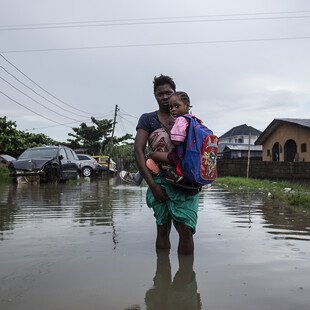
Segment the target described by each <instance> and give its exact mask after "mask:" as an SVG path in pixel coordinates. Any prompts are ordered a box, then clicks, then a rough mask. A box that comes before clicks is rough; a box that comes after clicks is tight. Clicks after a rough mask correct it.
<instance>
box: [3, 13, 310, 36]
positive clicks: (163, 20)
mask: <svg viewBox="0 0 310 310" xmlns="http://www.w3.org/2000/svg"><path fill="white" fill-rule="evenodd" d="M309 12H310V11H308V10H305V11H287V12H285V11H283V12H266V13H264V12H257V13H239V14H237V13H236V14H218V15H200V16H181V17H176V16H170V17H151V18H135V19H110V20H97V21H80V22H78V21H75V22H63V23H45V24H43V23H41V24H24V25H22V24H20V25H1V26H0V31H12V30H31V29H36V30H38V29H55V28H76V27H105V26H129V25H146V24H174V23H196V22H223V21H224V22H225V21H249V20H272V19H297V18H309V17H310V16H307V15H301V16H272V17H247V18H244V17H243V18H223V17H233V16H234V17H236V16H258V15H276V14H277V15H279V14H305V13H309ZM219 17H222V18H219ZM206 18H212V19H206ZM214 18H217V19H214ZM180 19H183V20H180Z"/></svg>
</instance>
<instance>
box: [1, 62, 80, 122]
mask: <svg viewBox="0 0 310 310" xmlns="http://www.w3.org/2000/svg"><path fill="white" fill-rule="evenodd" d="M0 68H1V69H2V70H4V71H5V72H6V73H7V74H9V75H10V76H11V77H13V78H14V79H15V80H17V81H18V82H19V83H21V84H22V85H23V86H25V87H26V88H28V89H30V90H31V91H32V92H34V93H35V94H36V95H37V96H39V97H41V98H43V99H45V100H46V101H48V102H50V103H51V104H53V105H55V106H56V107H58V108H60V109H61V110H64V111H66V112H69V113H71V114H74V115H77V116H81V117H85V115H81V114H77V113H75V112H72V111H69V110H67V109H65V108H63V107H61V106H60V105H58V104H56V103H54V102H53V101H51V100H49V99H48V98H46V97H44V96H42V95H41V94H39V93H38V92H36V91H35V90H34V89H32V88H31V87H29V86H28V85H26V84H25V83H23V82H22V81H21V80H19V79H18V78H17V77H16V76H15V75H14V74H12V73H10V72H9V71H8V70H6V69H5V68H4V67H2V66H0ZM44 107H45V106H44ZM53 112H54V111H53ZM61 116H64V115H62V114H61ZM64 117H66V116H64ZM69 118H70V119H72V120H75V119H74V118H71V117H69Z"/></svg>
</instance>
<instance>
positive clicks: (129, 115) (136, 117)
mask: <svg viewBox="0 0 310 310" xmlns="http://www.w3.org/2000/svg"><path fill="white" fill-rule="evenodd" d="M120 111H121V112H122V114H123V115H127V116H130V117H132V118H135V119H139V117H137V116H134V115H132V114H129V113H128V112H126V111H125V110H124V109H120ZM123 111H124V112H126V113H124V112H123Z"/></svg>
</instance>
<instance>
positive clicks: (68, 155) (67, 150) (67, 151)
mask: <svg viewBox="0 0 310 310" xmlns="http://www.w3.org/2000/svg"><path fill="white" fill-rule="evenodd" d="M65 151H66V153H67V157H68V159H69V160H73V159H74V157H73V154H72V152H71V150H70V149H65Z"/></svg>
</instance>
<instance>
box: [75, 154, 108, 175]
mask: <svg viewBox="0 0 310 310" xmlns="http://www.w3.org/2000/svg"><path fill="white" fill-rule="evenodd" d="M77 157H78V158H79V160H80V162H81V176H83V177H91V176H95V175H100V174H101V173H102V172H103V171H105V169H104V168H103V167H102V166H101V165H99V164H98V162H97V161H96V160H95V159H94V158H93V157H91V156H90V155H87V154H77Z"/></svg>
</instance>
